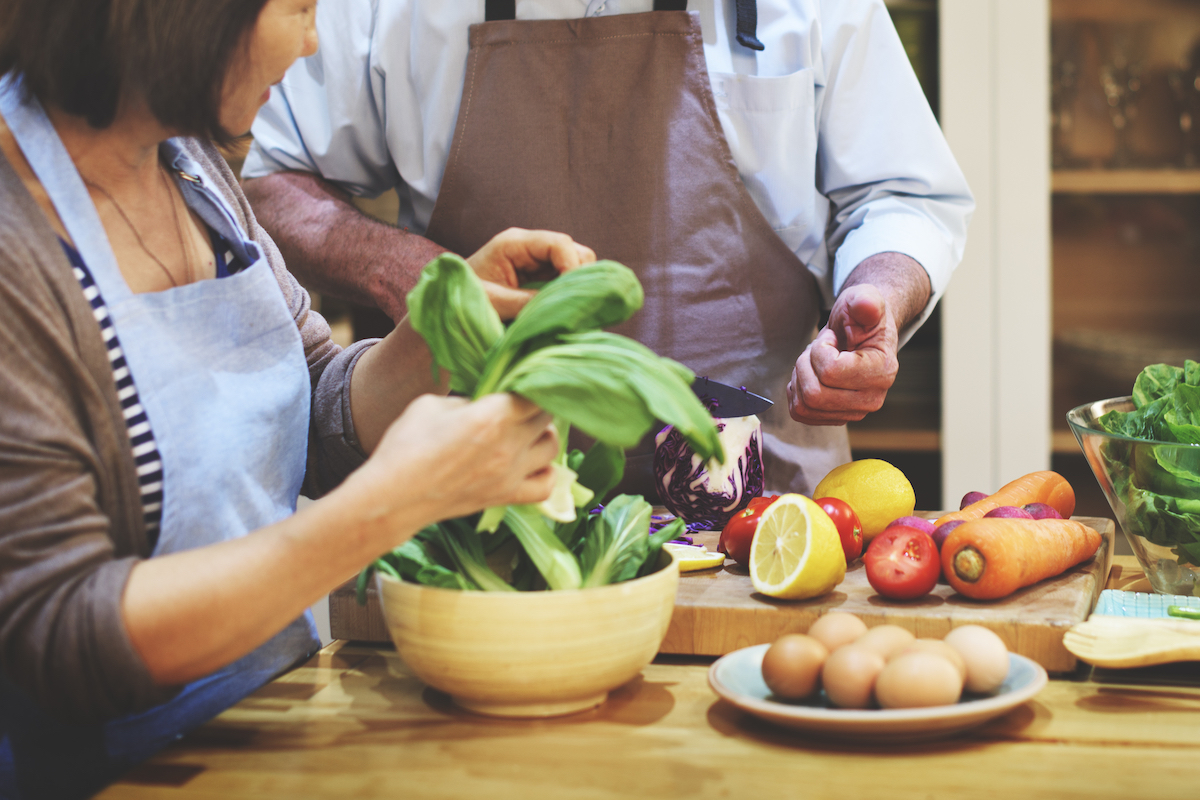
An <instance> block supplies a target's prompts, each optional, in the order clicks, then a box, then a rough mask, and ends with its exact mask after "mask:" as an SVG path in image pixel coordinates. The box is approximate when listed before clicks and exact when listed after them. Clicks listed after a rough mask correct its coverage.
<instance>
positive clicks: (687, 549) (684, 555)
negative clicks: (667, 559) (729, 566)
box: [663, 542, 725, 572]
mask: <svg viewBox="0 0 1200 800" xmlns="http://www.w3.org/2000/svg"><path fill="white" fill-rule="evenodd" d="M663 547H664V548H666V549H667V550H669V551H670V552H671V553H672V554H674V556H675V560H676V561H677V562H679V571H680V572H694V571H695V570H698V569H712V568H713V567H719V566H721V565H722V564H724V563H725V554H724V553H714V552H712V551H711V550H709V549H707V548H705V547H702V546H700V545H694V544H677V543H675V542H667V543H666V544H664V545H663Z"/></svg>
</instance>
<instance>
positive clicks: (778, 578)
mask: <svg viewBox="0 0 1200 800" xmlns="http://www.w3.org/2000/svg"><path fill="white" fill-rule="evenodd" d="M844 577H846V555H845V553H844V552H843V550H842V541H841V539H840V538H839V537H838V532H837V527H836V526H835V525H834V524H833V520H831V519H830V518H829V515H828V514H826V513H825V512H824V511H823V510H822V509H821V507H820V506H818V505H817V504H816V503H814V502H813V501H812V500H809V499H808V498H807V497H805V496H804V495H800V494H785V495H783V496H782V497H780V498H779V499H778V500H776V501H775V502H774V503H772V504H771V505H770V506H768V507H767V510H766V511H764V512H763V515H762V518H761V519H760V520H759V523H758V530H757V531H755V533H754V541H753V542H752V543H751V545H750V579H751V580H752V581H753V582H754V588H755V589H756V590H757V591H759V592H761V593H762V594H765V595H768V596H770V597H779V598H783V599H787V600H800V599H803V598H806V597H817V596H819V595H823V594H825V593H826V592H829V591H830V590H832V589H833V587H835V586H837V585H838V584H839V583H841V582H842V578H844Z"/></svg>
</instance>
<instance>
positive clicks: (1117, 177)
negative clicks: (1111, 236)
mask: <svg viewBox="0 0 1200 800" xmlns="http://www.w3.org/2000/svg"><path fill="white" fill-rule="evenodd" d="M1050 188H1051V190H1053V191H1054V192H1055V193H1058V194H1196V193H1200V169H1169V168H1168V169H1162V168H1156V169H1057V170H1054V172H1053V173H1051V176H1050Z"/></svg>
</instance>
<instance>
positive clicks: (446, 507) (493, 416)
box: [348, 394, 559, 546]
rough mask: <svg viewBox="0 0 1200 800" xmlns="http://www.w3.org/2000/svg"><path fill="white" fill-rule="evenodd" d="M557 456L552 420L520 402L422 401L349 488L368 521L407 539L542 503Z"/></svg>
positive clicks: (497, 398) (498, 398) (502, 397)
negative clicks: (443, 523) (365, 501)
mask: <svg viewBox="0 0 1200 800" xmlns="http://www.w3.org/2000/svg"><path fill="white" fill-rule="evenodd" d="M558 449H559V442H558V434H557V432H556V431H555V428H554V424H553V417H551V415H550V414H547V413H546V412H545V411H542V410H541V409H540V408H538V407H537V406H536V405H534V404H533V403H531V402H529V401H528V400H525V399H524V398H521V397H517V396H515V395H511V394H491V395H487V396H485V397H482V398H480V399H479V400H476V401H474V402H469V401H467V400H465V399H463V398H461V397H436V396H434V395H422V396H421V397H418V398H417V399H416V400H414V401H413V403H412V404H411V405H410V406H409V407H408V408H407V409H406V410H405V411H404V413H403V414H401V415H400V416H399V417H398V418H397V419H396V421H395V422H393V423H392V424H391V426H390V427H389V428H388V430H387V432H386V433H385V434H384V435H383V439H382V440H381V441H380V443H379V446H378V447H377V448H376V449H375V452H374V453H373V454H372V456H371V458H370V459H369V460H368V461H367V463H366V464H365V465H364V466H363V467H362V469H360V470H359V471H358V473H355V474H354V475H352V476H351V478H350V479H349V481H348V483H349V482H350V481H354V482H356V483H358V484H359V488H360V489H365V491H366V492H367V493H368V494H367V495H366V496H367V497H369V498H371V506H370V508H371V510H370V513H369V516H371V517H373V518H375V520H374V521H379V522H384V523H389V522H390V521H391V520H395V524H389V525H387V527H389V528H391V529H392V530H395V531H397V532H399V531H405V532H407V533H408V534H409V535H411V533H414V532H415V531H416V530H419V529H420V528H421V527H424V526H425V525H427V524H430V523H433V522H437V521H440V520H443V519H449V518H451V517H461V516H465V515H467V514H472V513H474V512H476V511H480V510H482V509H485V508H490V507H492V506H502V505H511V504H522V503H538V502H541V501H542V500H545V499H546V498H547V497H549V496H550V489H551V487H552V484H553V477H552V474H551V471H550V462H551V461H553V460H554V458H555V457H556V456H557V455H558ZM365 510H366V509H364V511H365ZM414 523H419V524H417V525H416V526H415V527H414ZM395 544H398V542H397V543H393V544H392V545H391V546H395Z"/></svg>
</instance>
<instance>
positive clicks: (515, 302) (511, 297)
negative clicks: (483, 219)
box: [467, 228, 596, 320]
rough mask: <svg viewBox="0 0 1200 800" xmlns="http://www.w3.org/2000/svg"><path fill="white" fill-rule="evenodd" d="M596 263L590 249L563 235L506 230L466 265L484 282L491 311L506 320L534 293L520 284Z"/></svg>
mask: <svg viewBox="0 0 1200 800" xmlns="http://www.w3.org/2000/svg"><path fill="white" fill-rule="evenodd" d="M595 260H596V254H595V253H594V252H593V251H592V249H591V248H590V247H585V246H584V245H581V244H579V243H578V242H576V241H575V240H574V239H572V238H571V237H570V236H568V235H567V234H565V233H555V232H553V231H531V230H525V229H524V228H509V229H508V230H506V231H502V232H500V233H498V234H496V235H495V236H493V237H492V238H491V240H490V241H488V243H487V244H485V245H484V246H483V247H481V248H479V250H478V251H477V252H476V253H475V254H474V255H472V256H471V257H470V258H468V259H467V263H468V264H470V265H471V268H472V269H474V270H475V274H476V275H478V276H479V278H480V279H481V280H483V281H484V288H485V289H487V293H488V299H489V300H491V301H492V308H494V309H496V313H497V314H499V315H500V318H501V319H504V320H509V319H512V318H513V317H515V316H516V315H517V312H518V311H520V310H521V309H522V308H524V306H525V304H526V303H528V302H529V299H530V298H531V297H533V295H534V294H535V292H534V291H532V290H530V289H521V288H520V286H521V284H522V283H523V282H527V281H529V280H537V279H539V278H546V279H549V278H552V277H554V276H555V275H557V274H559V273H563V272H569V271H571V270H573V269H575V268H576V267H579V266H582V265H583V264H588V263H590V262H592V261H595ZM522 278H524V280H522Z"/></svg>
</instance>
